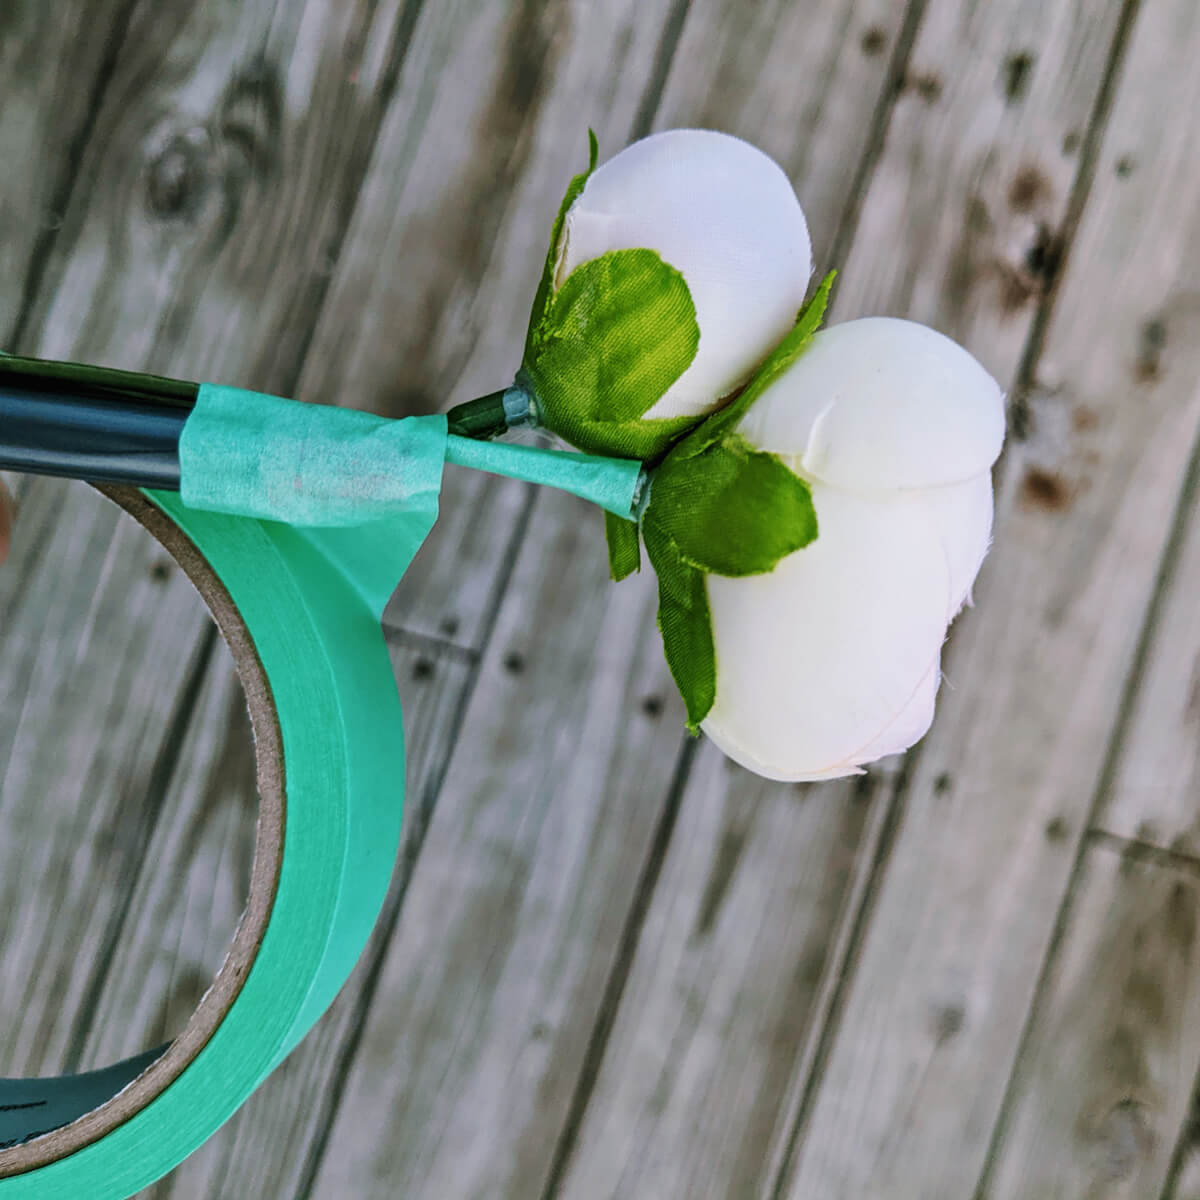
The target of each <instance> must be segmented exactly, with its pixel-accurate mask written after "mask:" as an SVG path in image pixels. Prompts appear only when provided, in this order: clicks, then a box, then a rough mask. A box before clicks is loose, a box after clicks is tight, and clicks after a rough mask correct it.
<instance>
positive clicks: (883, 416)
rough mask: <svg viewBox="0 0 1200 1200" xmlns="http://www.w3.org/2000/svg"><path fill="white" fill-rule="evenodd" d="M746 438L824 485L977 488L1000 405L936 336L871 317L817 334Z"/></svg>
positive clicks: (995, 388)
mask: <svg viewBox="0 0 1200 1200" xmlns="http://www.w3.org/2000/svg"><path fill="white" fill-rule="evenodd" d="M741 430H742V432H743V433H744V434H745V435H746V437H748V438H749V439H750V441H752V442H754V443H755V445H757V446H760V447H761V448H762V449H764V450H771V451H774V452H775V453H777V454H781V455H785V456H787V457H789V458H791V459H793V460H794V462H795V464H796V465H797V466H798V467H799V468H800V469H801V470H802V471H803V472H804V473H805V474H807V475H811V476H813V477H814V478H816V479H820V480H823V481H824V482H825V483H832V484H836V485H838V486H839V487H853V488H859V489H877V488H914V487H931V486H935V485H940V484H946V483H958V482H961V481H963V480H967V479H971V478H973V477H974V476H977V475H979V474H981V473H982V472H984V471H986V470H987V469H988V468H989V467H990V466H991V465H992V463H993V462H995V461H996V458H997V456H998V455H999V453H1000V446H1001V443H1002V442H1003V441H1004V396H1003V394H1002V393H1001V391H1000V387H999V385H998V384H997V383H996V381H995V380H994V379H993V378H992V377H991V376H990V375H989V374H988V373H987V371H986V370H984V368H983V367H982V366H981V365H980V364H979V363H978V362H977V361H976V360H975V359H974V358H972V357H971V355H970V354H968V353H967V351H966V350H964V349H963V348H962V347H961V346H959V345H958V343H957V342H953V341H951V340H950V339H949V338H948V337H944V336H943V335H942V334H940V333H938V332H937V331H936V330H933V329H929V328H928V327H926V326H924V325H918V324H916V323H915V322H913V321H901V320H898V319H895V318H892V317H865V318H863V319H862V320H859V321H847V322H846V323H845V324H844V325H831V326H830V327H829V328H827V329H823V330H822V331H821V332H820V333H818V334H817V335H816V337H814V338H813V341H812V345H810V346H809V347H808V349H807V350H805V352H804V353H803V354H802V355H801V356H800V358H799V359H797V360H796V362H795V364H794V365H793V366H792V367H791V368H790V369H789V370H788V371H787V372H786V373H785V374H784V375H783V376H782V377H781V378H780V379H778V380H777V381H776V382H775V383H774V384H772V386H771V387H769V388H768V389H767V390H766V391H765V392H764V393H763V394H762V396H760V397H759V398H758V400H757V401H756V402H755V403H754V405H753V406H752V407H751V409H750V411H749V412H748V413H747V414H746V416H745V418H744V419H743V421H742V424H741Z"/></svg>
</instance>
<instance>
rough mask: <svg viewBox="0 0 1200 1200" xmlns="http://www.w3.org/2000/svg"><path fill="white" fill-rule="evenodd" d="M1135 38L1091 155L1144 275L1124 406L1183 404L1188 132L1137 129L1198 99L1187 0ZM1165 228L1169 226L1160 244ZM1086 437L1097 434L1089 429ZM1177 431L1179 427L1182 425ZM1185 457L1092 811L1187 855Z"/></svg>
mask: <svg viewBox="0 0 1200 1200" xmlns="http://www.w3.org/2000/svg"><path fill="white" fill-rule="evenodd" d="M1142 44H1143V45H1144V47H1145V49H1144V51H1143V53H1144V56H1145V58H1146V60H1147V62H1149V61H1150V60H1152V59H1153V61H1155V62H1156V63H1157V70H1158V72H1159V73H1160V75H1159V78H1158V79H1157V80H1156V84H1155V86H1154V87H1153V88H1150V87H1149V86H1147V88H1146V89H1145V91H1144V92H1143V93H1142V94H1140V95H1138V96H1131V97H1130V98H1129V99H1128V100H1127V102H1126V103H1125V104H1123V105H1122V107H1121V109H1120V110H1118V112H1116V113H1115V114H1114V119H1113V124H1112V132H1111V134H1110V138H1109V142H1110V151H1109V154H1108V156H1107V158H1106V161H1105V162H1104V163H1102V165H1101V170H1102V171H1104V170H1108V171H1111V172H1112V176H1111V178H1113V179H1114V180H1115V183H1114V185H1113V188H1112V191H1113V193H1114V195H1113V200H1114V203H1120V205H1121V208H1120V211H1119V213H1114V220H1124V222H1125V223H1126V236H1127V237H1129V238H1131V239H1133V240H1134V242H1135V243H1136V245H1137V246H1138V248H1139V252H1140V253H1141V255H1142V256H1143V261H1144V264H1145V266H1144V272H1145V274H1146V275H1147V276H1149V281H1148V284H1147V286H1145V288H1144V290H1142V291H1141V292H1140V296H1141V298H1142V309H1141V311H1140V312H1139V313H1138V315H1137V322H1138V323H1137V326H1136V329H1135V330H1134V331H1133V333H1134V335H1135V339H1136V340H1135V341H1134V342H1133V344H1132V345H1130V344H1129V339H1128V338H1127V340H1126V355H1125V360H1124V362H1123V363H1122V366H1123V368H1124V373H1125V374H1124V378H1125V380H1126V381H1127V382H1126V386H1127V388H1128V395H1129V403H1130V405H1131V406H1133V405H1137V406H1141V405H1143V404H1144V403H1148V407H1149V411H1150V412H1158V411H1162V410H1166V411H1176V410H1180V411H1183V412H1187V411H1194V410H1195V406H1196V405H1197V404H1198V403H1200V398H1198V396H1197V392H1198V391H1200V252H1198V250H1197V240H1198V239H1200V172H1197V170H1196V162H1197V158H1198V156H1200V136H1198V135H1197V134H1196V132H1195V131H1194V129H1192V128H1191V127H1190V125H1189V124H1187V123H1181V124H1179V125H1175V124H1174V123H1171V124H1170V125H1169V127H1168V129H1167V130H1166V132H1165V134H1164V137H1163V138H1162V139H1161V141H1158V142H1156V144H1154V145H1146V144H1145V143H1146V138H1145V131H1146V129H1147V128H1148V127H1149V126H1150V125H1151V124H1152V123H1153V121H1154V119H1155V118H1154V114H1155V113H1156V112H1164V111H1191V110H1194V109H1196V108H1197V106H1200V84H1198V83H1197V81H1196V80H1195V75H1194V72H1192V71H1191V70H1190V69H1189V68H1188V67H1187V65H1186V64H1187V63H1188V61H1189V56H1190V55H1192V54H1194V53H1195V52H1196V47H1197V46H1198V45H1200V15H1198V14H1197V13H1196V11H1195V9H1194V7H1190V6H1187V5H1177V6H1173V7H1170V8H1169V9H1168V11H1167V12H1166V13H1163V14H1161V15H1157V14H1156V17H1155V19H1154V20H1152V21H1151V20H1147V21H1146V25H1145V32H1144V33H1143V34H1142ZM1147 69H1148V70H1149V67H1148V68H1147ZM1168 230H1169V231H1173V233H1174V235H1175V236H1173V237H1171V238H1170V239H1169V241H1170V245H1168V244H1167V243H1168V238H1167V237H1166V236H1164V231H1168ZM1077 419H1078V418H1077ZM1092 436H1095V437H1104V436H1106V434H1105V432H1104V431H1103V430H1100V429H1097V430H1096V431H1095V433H1094V434H1093V435H1092ZM1179 436H1181V437H1186V436H1187V428H1186V425H1183V426H1181V427H1180V428H1179ZM1197 454H1200V448H1198V450H1197ZM1196 463H1197V457H1196V455H1194V456H1193V471H1192V476H1191V479H1190V481H1189V488H1188V490H1187V491H1186V493H1185V494H1184V495H1183V496H1182V497H1181V499H1180V503H1179V506H1178V508H1177V512H1176V518H1175V529H1176V541H1177V543H1178V545H1177V547H1176V553H1175V554H1174V555H1173V556H1172V559H1171V561H1170V562H1169V563H1168V564H1167V566H1166V570H1165V571H1164V574H1163V579H1162V589H1163V591H1162V596H1161V602H1160V604H1159V605H1158V606H1157V607H1156V609H1155V610H1154V613H1153V614H1152V615H1153V621H1152V626H1151V628H1150V629H1149V631H1148V632H1149V640H1148V642H1147V646H1146V653H1145V661H1144V663H1143V669H1142V671H1141V675H1140V678H1139V681H1138V685H1137V689H1136V691H1135V692H1134V694H1133V696H1132V697H1131V710H1130V711H1131V720H1130V722H1129V729H1128V731H1127V735H1126V737H1125V738H1124V740H1123V742H1124V744H1123V746H1122V754H1121V757H1120V761H1119V763H1118V764H1117V768H1116V770H1115V773H1114V777H1113V780H1112V783H1111V787H1110V788H1109V789H1108V791H1107V793H1106V795H1105V798H1104V804H1103V805H1102V807H1101V810H1100V813H1099V816H1098V820H1099V823H1100V825H1101V826H1102V827H1103V828H1105V829H1108V830H1110V831H1112V832H1114V833H1119V834H1123V835H1124V836H1127V837H1136V838H1138V839H1140V840H1143V841H1147V842H1151V843H1153V844H1155V845H1159V846H1165V847H1169V848H1171V849H1173V850H1177V851H1179V852H1181V853H1184V854H1191V855H1195V854H1197V853H1200V827H1198V825H1197V804H1196V798H1197V796H1198V795H1200V618H1198V606H1197V604H1196V588H1197V586H1198V582H1200V520H1197V517H1196V510H1197V493H1196Z"/></svg>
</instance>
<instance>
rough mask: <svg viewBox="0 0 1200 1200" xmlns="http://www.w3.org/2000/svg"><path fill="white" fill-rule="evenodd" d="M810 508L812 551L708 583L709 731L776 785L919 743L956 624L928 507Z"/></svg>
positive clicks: (859, 504)
mask: <svg viewBox="0 0 1200 1200" xmlns="http://www.w3.org/2000/svg"><path fill="white" fill-rule="evenodd" d="M813 501H814V504H815V505H816V510H817V522H818V525H819V529H820V533H819V536H818V537H817V540H816V541H815V542H813V543H812V545H810V546H807V547H806V548H805V549H803V550H799V551H797V552H796V553H795V554H791V555H789V556H788V557H787V558H785V559H783V560H782V561H781V562H780V563H779V565H778V566H777V567H776V568H775V570H774V571H772V572H771V573H770V574H769V575H759V576H752V577H749V578H745V579H726V578H722V577H721V576H717V575H710V576H708V577H707V583H708V596H709V604H710V606H711V609H712V622H713V636H714V639H715V643H716V653H717V693H716V702H715V704H714V705H713V708H712V711H711V712H710V713H709V715H708V717H707V718H706V719H705V721H704V723H703V728H704V730H705V732H706V733H708V734H709V736H710V737H711V738H712V739H713V741H715V742H716V743H717V744H718V745H719V746H720V747H721V749H723V750H724V751H725V752H726V753H727V754H728V755H729V756H730V757H731V758H734V759H736V760H737V761H738V762H740V763H742V764H743V765H745V766H747V767H749V768H750V769H751V770H754V771H757V772H758V773H759V774H761V775H766V776H768V777H769V778H773V779H793V780H798V779H813V778H828V777H831V776H833V775H841V774H850V773H852V772H853V771H854V769H855V768H856V767H857V766H858V764H860V763H861V762H864V761H869V757H870V755H869V751H870V749H871V748H872V747H873V746H876V745H880V746H883V747H884V749H883V750H882V751H881V753H892V752H894V746H893V743H894V741H895V739H896V738H897V737H900V736H903V737H908V736H909V735H910V734H911V735H912V736H913V737H914V738H915V737H916V736H919V735H920V733H921V732H923V727H922V728H921V729H918V730H917V731H916V732H915V733H913V730H914V728H915V726H916V725H917V724H919V722H917V721H916V718H915V717H914V718H913V719H912V720H909V717H908V714H907V710H908V709H909V706H910V705H912V704H913V703H914V697H921V698H922V700H923V698H924V692H923V691H922V688H923V687H924V688H928V686H929V685H928V683H927V680H928V677H929V675H930V672H931V671H933V672H934V673H935V675H936V670H937V664H938V660H939V656H940V653H941V645H942V641H943V639H944V637H945V631H946V624H947V620H948V597H949V594H950V570H949V565H948V560H947V555H946V551H945V548H944V546H943V543H942V540H941V538H940V537H939V536H938V533H937V530H936V528H935V526H934V523H933V522H932V521H931V520H930V518H929V513H928V510H927V508H926V506H925V504H924V502H923V500H922V499H921V498H920V497H918V496H911V495H909V494H907V493H892V494H890V495H886V496H866V495H859V494H855V493H852V492H847V491H843V490H841V489H837V488H830V487H826V486H824V485H822V484H820V483H814V484H813ZM934 686H935V688H936V682H935V684H934ZM922 719H923V716H922ZM889 731H892V732H891V733H889Z"/></svg>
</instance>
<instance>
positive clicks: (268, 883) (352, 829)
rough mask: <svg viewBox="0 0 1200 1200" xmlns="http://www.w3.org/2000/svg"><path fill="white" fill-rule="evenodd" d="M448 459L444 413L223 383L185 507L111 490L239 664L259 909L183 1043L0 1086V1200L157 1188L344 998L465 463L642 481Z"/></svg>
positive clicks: (390, 840)
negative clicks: (388, 619) (443, 538)
mask: <svg viewBox="0 0 1200 1200" xmlns="http://www.w3.org/2000/svg"><path fill="white" fill-rule="evenodd" d="M448 445H449V443H448V439H447V435H446V423H445V418H444V417H423V418H408V419H406V420H403V421H384V420H382V419H380V418H376V417H371V416H367V415H365V414H362V413H356V412H352V411H350V410H345V409H336V408H329V407H325V406H315V405H301V404H297V403H295V402H293V401H285V400H279V399H277V398H275V397H269V396H261V395H259V394H257V393H252V392H242V391H239V390H237V389H231V388H220V387H212V386H208V385H206V386H205V387H203V388H201V391H200V396H199V400H198V403H197V406H196V409H195V411H194V412H193V414H192V416H191V417H189V419H188V422H187V424H186V425H185V427H184V434H183V438H182V441H181V445H180V462H181V490H180V494H178V495H177V494H174V493H157V492H155V493H139V492H137V491H134V490H132V489H111V490H108V494H109V495H110V496H111V497H112V498H113V499H115V500H116V501H117V502H118V503H120V504H122V505H123V506H124V507H126V508H127V509H128V510H129V511H130V512H131V513H132V514H133V515H134V516H135V517H136V518H137V519H138V520H140V521H141V522H142V523H143V524H144V525H145V526H146V527H147V528H148V529H149V530H150V532H151V533H152V534H153V535H154V536H155V537H157V538H158V539H159V541H161V542H162V543H163V545H164V546H165V547H166V548H167V549H168V550H169V551H170V552H171V553H172V554H173V555H174V556H175V557H176V559H177V560H178V561H179V562H180V564H181V565H182V567H183V568H184V570H185V571H186V572H187V573H188V575H189V576H190V577H191V578H192V580H193V581H194V582H195V583H196V585H197V587H198V588H199V590H200V591H201V594H202V595H203V596H204V598H205V600H206V602H207V603H208V604H209V607H210V608H211V609H212V611H213V614H214V617H215V618H216V620H217V623H218V625H219V627H220V629H221V632H222V634H223V636H224V637H225V638H226V640H227V641H228V642H229V644H230V647H231V649H232V651H233V655H234V658H235V661H236V662H237V666H238V670H239V674H240V676H241V679H242V683H243V686H244V688H245V690H246V695H247V700H248V703H249V706H250V710H251V717H252V720H253V724H254V732H255V744H256V756H257V760H258V779H259V792H260V812H259V824H258V835H257V842H256V850H255V862H254V869H253V872H252V882H251V892H250V899H249V902H248V905H247V909H246V912H245V914H244V915H243V919H242V922H241V924H240V926H239V929H238V932H237V934H236V935H235V938H234V941H233V944H232V947H231V949H230V951H229V954H228V956H227V958H226V961H225V963H224V964H223V966H222V967H221V970H220V971H219V972H218V974H217V977H216V979H215V981H214V983H213V986H212V987H211V988H210V990H209V992H208V993H207V994H206V996H205V997H204V999H203V1000H202V1001H201V1004H200V1006H199V1007H198V1009H197V1011H196V1013H195V1014H193V1017H192V1018H191V1020H190V1021H189V1022H188V1025H187V1027H186V1028H185V1030H184V1032H183V1033H182V1034H181V1035H180V1036H179V1037H178V1038H177V1039H176V1040H175V1041H174V1042H173V1043H171V1045H170V1046H169V1047H166V1048H165V1049H163V1050H161V1051H151V1052H149V1053H147V1054H144V1055H140V1056H138V1057H137V1058H135V1059H130V1060H128V1061H127V1062H125V1063H119V1064H117V1065H116V1066H114V1067H110V1068H107V1069H106V1070H104V1071H99V1072H93V1073H90V1074H87V1075H81V1076H73V1077H64V1078H61V1079H35V1080H0V1200H50V1198H53V1200H75V1198H77V1197H78V1198H80V1200H123V1198H125V1197H128V1196H131V1195H133V1194H134V1193H135V1192H137V1191H139V1190H141V1189H142V1188H144V1187H147V1186H148V1185H149V1184H151V1183H153V1182H154V1181H155V1180H156V1179H158V1178H160V1177H161V1176H162V1175H164V1174H166V1173H167V1172H168V1171H170V1170H171V1169H172V1168H173V1167H175V1166H176V1165H178V1164H179V1163H180V1162H181V1161H182V1160H183V1159H184V1158H186V1157H187V1156H188V1155H189V1154H190V1153H191V1152H192V1151H193V1150H195V1149H197V1148H198V1147H199V1146H200V1145H201V1144H202V1143H203V1142H204V1141H205V1140H206V1139H207V1138H208V1137H209V1136H210V1135H211V1134H212V1133H214V1132H215V1131H216V1130H217V1129H218V1128H219V1127H220V1125H221V1124H223V1123H224V1122H225V1121H226V1120H227V1119H228V1118H229V1117H230V1116H232V1115H233V1113H234V1112H235V1111H236V1110H237V1109H238V1107H239V1106H240V1105H241V1104H242V1103H243V1102H244V1101H245V1100H246V1099H247V1098H248V1097H249V1096H250V1094H251V1092H253V1090H254V1089H255V1088H256V1087H257V1086H258V1084H260V1083H261V1082H262V1081H263V1079H265V1078H266V1076H267V1075H268V1074H269V1073H270V1071H271V1070H272V1069H273V1068H274V1067H276V1066H277V1065H278V1064H279V1063H280V1061H281V1060H282V1059H283V1058H284V1057H285V1056H286V1055H287V1054H288V1053H289V1051H291V1050H292V1049H293V1048H294V1047H295V1046H296V1044H297V1043H298V1042H299V1041H300V1039H301V1038H302V1037H303V1036H304V1035H305V1033H306V1032H307V1031H308V1030H309V1029H310V1028H311V1027H312V1025H313V1024H314V1023H315V1022H316V1020H317V1019H318V1018H319V1017H320V1016H321V1014H322V1013H323V1012H324V1011H325V1009H326V1008H327V1007H328V1005H329V1004H330V1002H331V1001H332V1000H333V998H334V996H335V995H336V994H337V992H338V990H339V989H340V987H341V986H342V984H343V983H344V982H345V980H346V977H347V976H348V975H349V973H350V971H351V969H352V967H353V966H354V963H355V961H356V960H357V958H358V956H359V954H360V952H361V951H362V949H363V947H364V946H365V945H366V942H367V938H368V936H369V934H370V932H371V929H372V926H373V925H374V923H375V919H376V917H377V915H378V913H379V908H380V905H381V904H382V902H383V898H384V895H385V893H386V890H387V887H388V883H389V880H390V877H391V872H392V867H393V864H394V862H395V858H396V854H397V851H398V848H399V844H400V831H401V801H402V799H403V793H404V750H403V739H402V728H403V726H402V722H401V712H400V700H399V697H398V695H397V693H396V684H395V680H394V678H393V675H392V670H391V664H390V660H389V657H388V653H387V647H386V645H385V642H384V637H383V632H382V627H381V624H380V620H381V615H382V612H383V608H384V605H385V604H386V603H387V601H388V599H389V597H390V596H391V593H392V591H393V590H394V588H395V585H396V583H397V581H398V580H399V578H400V576H401V575H402V574H403V573H404V571H405V570H406V569H407V567H408V565H409V563H410V562H411V560H412V557H413V555H414V554H415V553H416V551H417V549H418V548H419V547H420V545H421V543H422V542H423V541H424V539H425V537H426V535H427V534H428V532H429V530H430V528H431V527H432V525H433V523H434V521H435V519H436V517H437V508H438V495H439V491H440V487H441V477H442V467H443V464H444V462H445V461H447V459H448V457H449V458H455V457H457V458H459V459H460V460H463V461H466V462H468V463H469V465H471V466H475V467H478V468H480V469H483V470H489V471H495V472H498V473H500V474H505V475H512V476H514V477H516V478H521V479H533V480H536V481H538V482H543V483H550V484H553V485H555V486H559V487H564V488H565V489H566V490H568V491H572V492H574V493H576V494H580V495H585V496H587V497H588V498H589V499H594V500H596V501H597V502H598V503H601V504H603V505H604V506H605V507H607V508H610V509H612V510H613V511H617V512H620V513H621V514H622V515H628V514H629V513H630V512H631V511H632V510H633V508H634V505H635V502H636V499H637V494H638V491H639V489H640V486H641V472H640V467H639V464H636V463H628V462H621V461H617V460H604V459H595V458H589V457H588V456H586V455H571V454H560V453H557V452H553V451H542V450H533V449H530V448H528V447H501V446H494V447H490V448H488V450H487V451H486V452H484V453H477V452H476V451H474V450H472V449H471V448H470V447H469V446H467V447H458V448H457V450H455V451H450V452H448ZM513 451H515V452H516V453H512V452H513ZM213 510H219V511H213Z"/></svg>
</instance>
